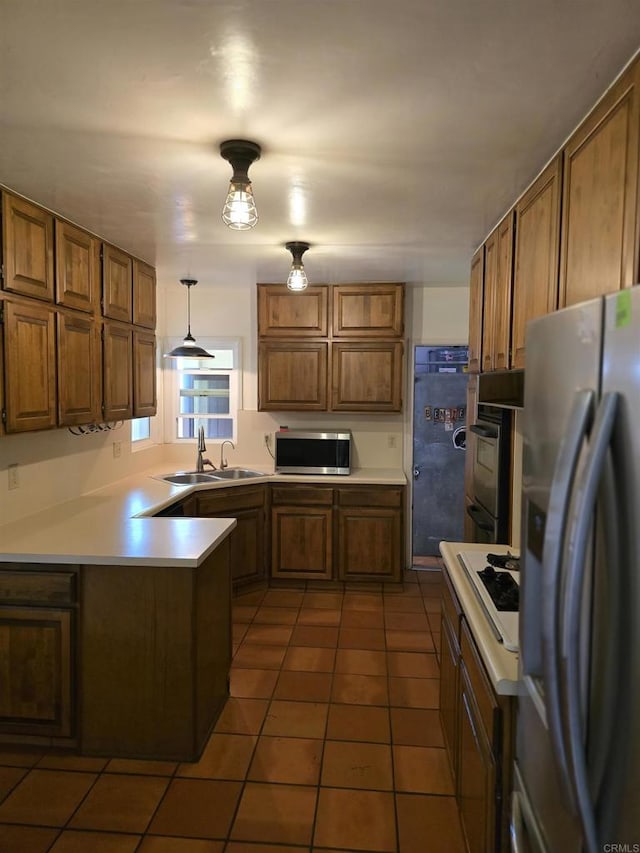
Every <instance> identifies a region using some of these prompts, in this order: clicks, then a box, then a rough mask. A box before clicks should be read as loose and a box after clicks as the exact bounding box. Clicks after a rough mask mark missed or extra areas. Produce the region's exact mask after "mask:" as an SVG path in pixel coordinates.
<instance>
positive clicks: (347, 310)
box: [332, 284, 404, 338]
mask: <svg viewBox="0 0 640 853" xmlns="http://www.w3.org/2000/svg"><path fill="white" fill-rule="evenodd" d="M332 299H333V337H334V338H338V337H339V338H397V337H401V336H402V334H403V332H404V285H402V284H334V285H333V287H332Z"/></svg>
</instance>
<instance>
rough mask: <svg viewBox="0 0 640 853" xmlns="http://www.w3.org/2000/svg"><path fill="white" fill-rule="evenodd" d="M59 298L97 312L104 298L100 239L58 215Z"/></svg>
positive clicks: (57, 288)
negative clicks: (101, 297) (101, 287)
mask: <svg viewBox="0 0 640 853" xmlns="http://www.w3.org/2000/svg"><path fill="white" fill-rule="evenodd" d="M55 224H56V229H55V230H56V302H57V303H58V304H59V305H64V306H65V307H66V308H75V309H77V310H78V311H86V312H89V313H91V314H93V313H94V312H95V311H96V310H97V308H98V305H99V301H100V241H99V240H98V239H97V238H96V237H92V236H91V234H88V233H87V232H86V231H83V230H82V229H81V228H77V227H76V226H75V225H71V223H70V222H64V221H63V220H61V219H56V223H55Z"/></svg>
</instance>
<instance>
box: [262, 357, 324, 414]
mask: <svg viewBox="0 0 640 853" xmlns="http://www.w3.org/2000/svg"><path fill="white" fill-rule="evenodd" d="M327 371H328V344H327V343H326V342H314V343H312V342H311V341H268V340H267V341H261V343H260V345H259V348H258V374H259V382H258V408H259V409H260V410H261V411H278V410H292V411H298V410H300V411H304V410H309V411H326V409H327Z"/></svg>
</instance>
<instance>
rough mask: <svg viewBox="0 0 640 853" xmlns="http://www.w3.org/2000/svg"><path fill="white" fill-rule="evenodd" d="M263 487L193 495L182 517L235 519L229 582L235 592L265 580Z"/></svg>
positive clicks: (264, 491)
mask: <svg viewBox="0 0 640 853" xmlns="http://www.w3.org/2000/svg"><path fill="white" fill-rule="evenodd" d="M266 488H267V487H266V486H234V487H233V488H229V489H211V491H202V492H196V494H195V495H194V496H193V501H192V504H191V506H185V509H184V514H185V515H195V516H197V517H198V518H235V519H236V520H237V522H238V524H237V527H236V528H235V530H234V531H233V532H232V533H231V535H230V537H229V547H230V555H229V559H230V563H231V580H232V581H233V587H234V589H239V588H240V587H243V586H247V585H249V584H253V583H259V582H261V581H264V580H265V579H266V575H267V566H266V539H265V533H266V531H265V521H266V517H265V511H266Z"/></svg>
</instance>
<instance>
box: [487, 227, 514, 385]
mask: <svg viewBox="0 0 640 853" xmlns="http://www.w3.org/2000/svg"><path fill="white" fill-rule="evenodd" d="M513 222H514V216H513V212H511V213H509V214H508V215H507V216H505V218H504V219H503V220H502V222H501V223H500V224H499V225H498V226H497V228H495V230H494V231H493V232H492V233H491V234H490V236H489V237H488V238H487V241H486V243H485V245H484V304H483V313H482V370H483V372H488V371H491V370H500V369H502V370H504V369H506V368H507V367H508V363H509V342H510V334H511V289H512V256H513Z"/></svg>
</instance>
